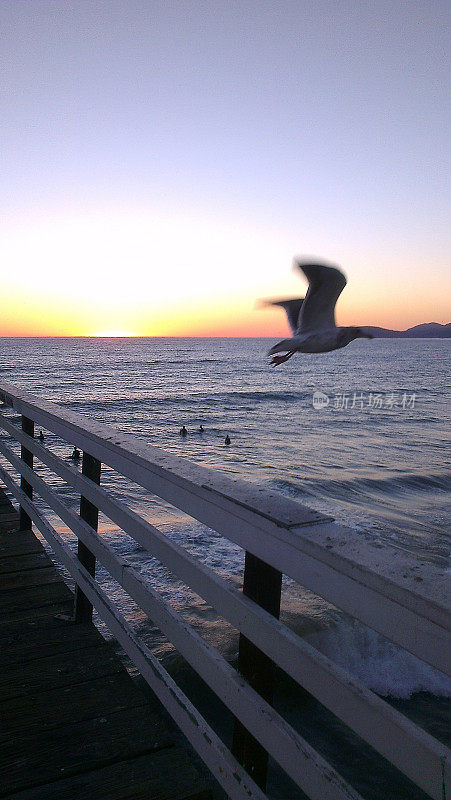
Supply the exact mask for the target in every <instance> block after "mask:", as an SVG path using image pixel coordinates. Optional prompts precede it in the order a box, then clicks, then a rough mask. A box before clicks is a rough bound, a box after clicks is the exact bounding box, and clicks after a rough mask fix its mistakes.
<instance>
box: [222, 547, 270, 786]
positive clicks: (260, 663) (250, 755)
mask: <svg viewBox="0 0 451 800" xmlns="http://www.w3.org/2000/svg"><path fill="white" fill-rule="evenodd" d="M281 588H282V573H281V572H279V571H278V570H277V569H275V568H274V567H271V566H270V565H269V564H266V562H265V561H262V560H261V559H260V558H257V556H254V555H252V553H249V552H246V558H245V563H244V580H243V593H244V594H245V595H247V597H250V599H251V600H253V601H254V602H255V603H258V605H259V606H261V607H262V608H264V609H265V611H268V612H269V613H270V614H272V615H273V617H277V618H279V614H280V594H281ZM238 669H239V671H240V672H241V674H242V675H243V677H244V678H246V680H247V681H248V683H249V684H250V685H251V686H252V688H253V689H255V691H256V692H258V693H259V694H260V695H261V696H262V697H263V698H264V699H265V700H266V701H267V702H268V703H272V700H273V694H274V679H275V668H274V662H273V661H271V659H270V658H269V657H268V656H267V655H266V654H265V653H263V652H262V651H261V650H260V649H259V648H258V647H256V646H255V645H254V644H253V643H252V642H251V641H249V639H247V638H246V637H245V636H243V634H240V640H239V650H238ZM232 753H233V754H234V756H235V757H236V758H237V760H238V761H239V762H240V764H242V765H243V767H244V768H245V769H246V771H247V772H248V773H249V775H251V777H252V779H253V780H254V781H255V783H257V784H258V786H260V788H261V789H263V791H265V789H266V778H267V773H268V753H267V752H266V750H265V749H264V748H263V747H262V746H261V744H259V742H257V740H256V739H255V738H254V737H253V736H252V735H251V734H250V733H249V732H248V731H247V730H246V728H245V727H244V725H242V723H241V722H240V721H239V720H238V719H235V725H234V729H233V742H232Z"/></svg>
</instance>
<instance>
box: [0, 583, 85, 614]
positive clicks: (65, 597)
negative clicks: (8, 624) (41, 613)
mask: <svg viewBox="0 0 451 800" xmlns="http://www.w3.org/2000/svg"><path fill="white" fill-rule="evenodd" d="M71 600H72V602H73V595H72V594H71V591H70V589H68V587H67V586H66V585H65V584H62V583H51V584H48V585H47V586H45V585H44V586H32V587H30V588H28V589H10V590H9V591H7V592H3V593H2V603H1V606H0V621H2V620H12V619H20V618H21V612H27V611H28V610H29V609H30V608H37V607H39V606H48V605H52V606H56V607H57V604H58V603H68V602H70V601H71Z"/></svg>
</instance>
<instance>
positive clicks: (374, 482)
mask: <svg viewBox="0 0 451 800" xmlns="http://www.w3.org/2000/svg"><path fill="white" fill-rule="evenodd" d="M272 485H273V486H276V487H279V488H281V489H288V491H289V492H290V493H291V494H294V495H296V494H298V495H303V496H305V495H312V494H321V495H328V496H331V497H341V496H346V498H347V499H349V496H350V494H353V493H357V494H365V493H366V492H367V491H374V490H376V491H380V492H383V493H385V494H396V493H397V492H403V491H406V490H407V491H412V492H431V491H440V492H449V491H450V489H451V473H441V474H432V475H393V476H390V477H387V478H351V479H350V480H316V479H314V480H312V479H309V478H306V479H305V480H303V482H302V485H299V484H297V483H295V482H294V481H289V480H286V479H283V478H282V479H281V478H276V479H274V480H273V481H272Z"/></svg>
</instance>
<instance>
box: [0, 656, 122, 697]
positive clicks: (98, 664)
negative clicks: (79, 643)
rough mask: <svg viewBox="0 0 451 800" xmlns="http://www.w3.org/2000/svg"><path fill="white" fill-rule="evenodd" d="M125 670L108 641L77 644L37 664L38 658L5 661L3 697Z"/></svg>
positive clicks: (1, 676)
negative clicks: (82, 647) (79, 647)
mask: <svg viewBox="0 0 451 800" xmlns="http://www.w3.org/2000/svg"><path fill="white" fill-rule="evenodd" d="M123 671H124V667H123V665H122V664H121V662H120V661H119V659H118V657H117V655H116V654H115V653H114V651H113V649H112V648H111V647H109V646H108V645H107V644H106V643H99V644H98V645H94V646H93V647H87V648H84V649H83V650H81V651H78V650H77V648H76V645H75V644H74V649H73V651H72V653H70V654H68V653H59V654H58V655H55V656H53V655H47V657H44V658H41V659H40V660H39V664H38V665H37V662H36V661H31V662H30V663H16V664H11V665H8V664H6V665H4V667H3V670H2V672H1V674H0V701H1V700H7V699H11V698H13V697H20V696H22V695H26V694H29V693H30V692H34V693H37V692H42V691H46V690H47V689H49V688H50V687H53V688H54V689H56V688H60V687H62V686H71V685H74V684H77V683H81V682H83V681H87V680H92V679H93V678H95V677H97V678H99V677H101V676H103V675H114V674H115V673H118V672H123Z"/></svg>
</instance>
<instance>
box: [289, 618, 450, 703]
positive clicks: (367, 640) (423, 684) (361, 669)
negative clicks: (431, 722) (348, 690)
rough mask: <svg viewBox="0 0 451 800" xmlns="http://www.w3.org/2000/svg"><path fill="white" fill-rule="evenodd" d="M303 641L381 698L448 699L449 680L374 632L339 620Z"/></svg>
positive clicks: (356, 623) (309, 635)
mask: <svg viewBox="0 0 451 800" xmlns="http://www.w3.org/2000/svg"><path fill="white" fill-rule="evenodd" d="M305 638H306V640H307V641H308V642H309V643H310V644H311V645H313V646H314V647H316V648H317V649H318V650H320V651H321V652H322V653H323V654H324V655H325V656H327V657H328V658H330V659H331V661H333V662H334V663H335V664H338V665H339V666H340V667H342V668H343V669H345V670H346V671H347V672H349V673H350V674H351V675H353V676H354V677H355V678H357V679H358V680H360V681H361V682H362V683H363V684H364V685H365V686H367V687H368V688H369V689H372V690H373V691H374V692H377V693H378V694H380V695H382V696H384V697H398V698H402V699H407V698H409V697H411V696H412V695H413V694H415V693H416V692H429V693H431V694H434V695H437V696H439V697H450V696H451V680H450V679H449V678H447V676H446V675H444V674H443V673H442V672H439V671H438V670H435V669H434V668H433V667H430V666H429V665H428V664H425V663H424V662H423V661H420V660H419V659H418V658H416V657H415V656H413V655H411V654H410V653H408V652H406V651H405V650H402V649H400V648H399V647H396V646H395V645H394V644H392V643H391V642H389V641H388V640H387V639H385V638H384V637H382V636H380V635H379V634H378V633H376V632H375V631H372V630H371V629H369V628H366V627H365V626H364V625H361V624H360V623H358V622H355V621H354V622H352V621H348V620H345V619H341V620H340V621H339V623H338V624H337V625H336V626H335V627H333V628H328V629H322V630H319V631H315V632H314V633H310V634H308V635H307V636H306V637H305Z"/></svg>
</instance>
